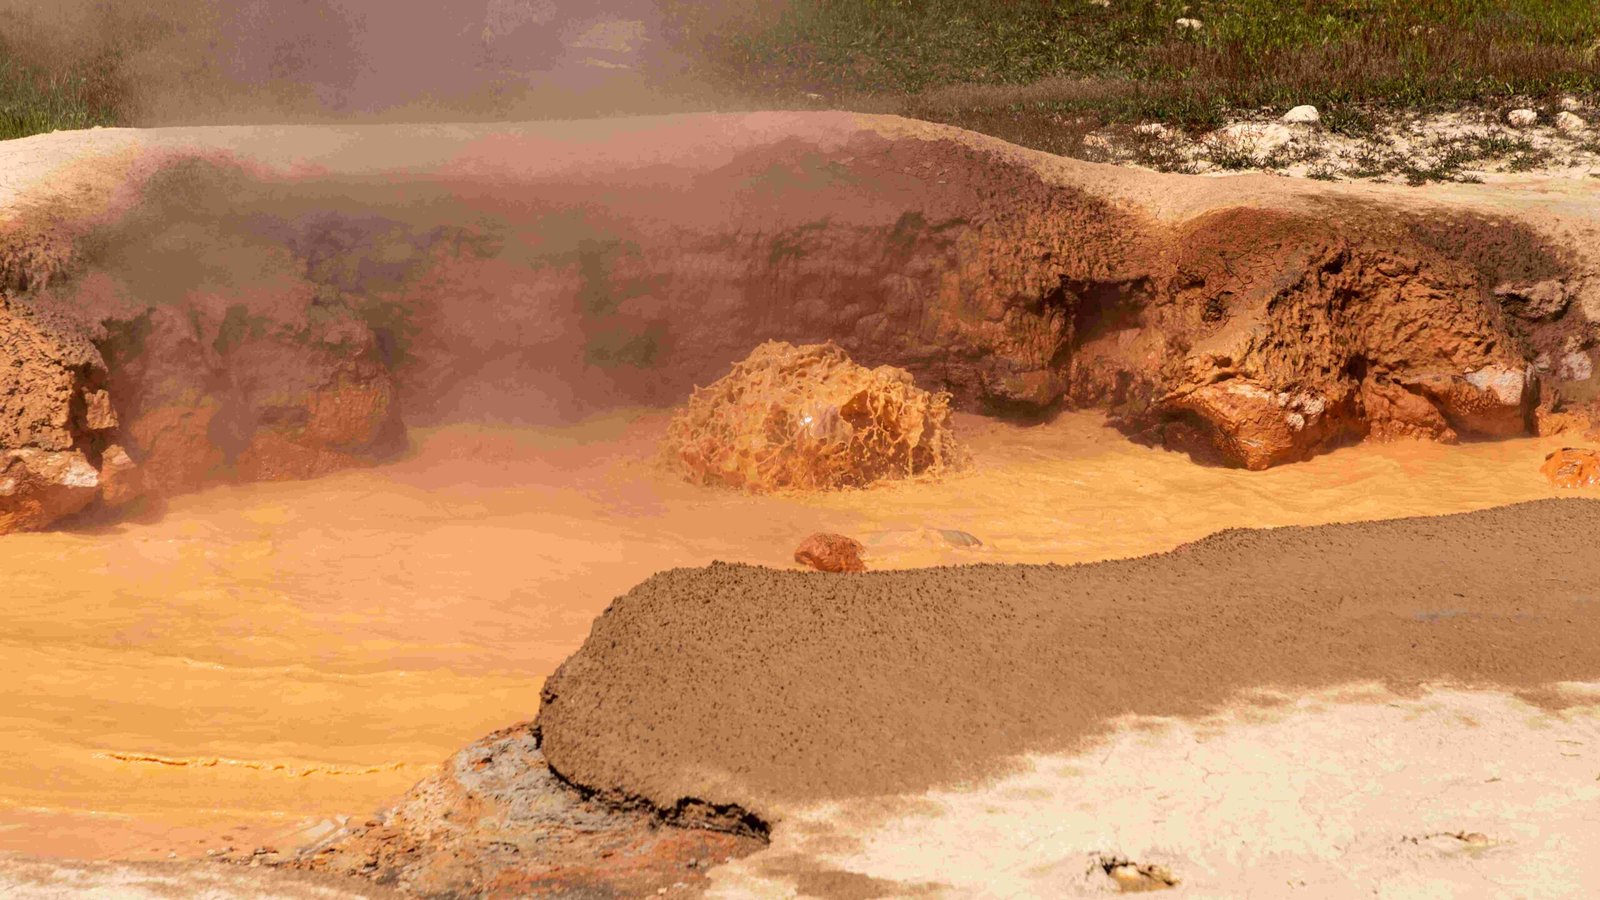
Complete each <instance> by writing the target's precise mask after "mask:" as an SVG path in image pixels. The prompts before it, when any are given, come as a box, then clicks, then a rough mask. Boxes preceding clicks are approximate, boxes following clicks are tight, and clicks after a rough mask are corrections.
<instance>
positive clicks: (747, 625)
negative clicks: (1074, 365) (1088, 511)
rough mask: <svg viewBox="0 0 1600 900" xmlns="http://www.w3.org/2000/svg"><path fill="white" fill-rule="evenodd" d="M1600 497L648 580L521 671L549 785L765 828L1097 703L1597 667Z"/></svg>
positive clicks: (1144, 704)
mask: <svg viewBox="0 0 1600 900" xmlns="http://www.w3.org/2000/svg"><path fill="white" fill-rule="evenodd" d="M1597 527H1600V501H1595V500H1573V499H1568V500H1548V501H1539V502H1534V503H1525V504H1519V505H1515V506H1509V507H1500V508H1496V509H1491V510H1485V511H1481V512H1474V513H1468V514H1463V515H1456V516H1448V517H1439V518H1430V519H1401V520H1391V521H1384V522H1370V523H1361V524H1353V525H1329V526H1321V527H1316V528H1285V529H1276V530H1266V531H1226V532H1222V533H1219V534H1217V535H1214V536H1212V537H1209V538H1206V539H1204V540H1202V541H1198V542H1196V543H1193V544H1189V545H1186V546H1184V547H1180V548H1179V549H1177V550H1174V551H1172V552H1169V553H1165V554H1160V555H1157V556H1152V557H1145V558H1140V559H1134V560H1124V561H1114V562H1104V563H1094V564H1089V565H1082V566H1075V567H1066V568H1062V567H1053V566H1051V567H1028V566H966V567H959V568H941V569H923V570H915V571H907V572H881V573H870V572H869V573H866V574H862V575H850V576H830V575H823V574H816V573H800V572H781V571H773V570H770V569H762V568H756V567H751V566H742V565H727V564H716V565H712V566H710V567H707V568H698V569H678V570H673V571H670V572H664V573H662V574H660V575H657V576H655V577H653V578H651V579H650V580H648V581H646V582H645V583H643V584H641V585H640V586H639V587H637V588H635V589H634V590H633V591H630V592H629V593H628V594H627V595H625V596H623V597H621V598H619V599H618V600H617V601H616V602H614V603H613V604H612V605H611V607H610V608H609V609H608V610H607V611H606V613H605V614H604V615H602V616H601V617H600V618H599V619H597V620H596V622H595V625H594V629H593V631H592V632H591V634H590V637H589V640H588V641H586V642H585V644H584V646H583V649H581V650H580V651H578V653H576V654H575V655H573V656H572V657H571V658H570V659H568V660H567V661H566V662H565V663H563V664H562V666H561V668H560V669H558V670H557V672H556V674H555V675H553V676H552V677H551V678H550V679H549V680H548V681H547V682H546V684H545V689H544V695H543V699H544V703H543V706H542V708H541V710H540V713H539V718H538V727H539V730H540V733H541V738H542V747H543V751H544V754H545V757H546V758H547V759H548V760H549V763H550V765H551V767H552V768H554V769H555V770H556V771H557V772H558V773H560V774H561V775H562V776H564V777H565V778H567V779H570V780H571V781H573V782H575V783H576V784H578V785H580V786H583V787H585V788H587V789H590V790H593V791H596V792H598V793H600V794H601V795H604V796H610V797H613V798H616V799H618V800H635V801H637V800H643V801H647V802H649V803H650V804H652V805H654V806H655V807H657V808H660V809H666V810H673V809H681V808H684V807H685V806H686V805H688V806H689V807H695V806H696V805H698V804H708V805H709V807H711V808H717V809H722V810H728V809H735V810H739V811H742V812H743V813H747V814H752V815H754V816H756V817H759V818H761V819H763V820H766V821H772V820H775V819H778V818H781V816H782V814H783V811H784V810H785V809H786V808H789V807H795V806H799V805H804V804H810V803H816V802H819V801H826V800H838V799H845V798H849V797H860V796H873V795H881V794H889V793H904V792H916V791H921V790H925V789H927V788H930V787H934V786H937V785H943V784H951V783H954V782H957V781H960V780H966V779H973V778H980V777H983V776H988V775H993V774H997V773H999V772H1001V771H1003V770H1004V768H1005V767H1006V766H1007V765H1009V764H1011V763H1012V762H1013V761H1014V760H1015V759H1016V758H1017V757H1018V756H1019V755H1021V754H1024V753H1028V752H1049V751H1053V750H1062V749H1067V748H1070V747H1072V746H1073V745H1074V744H1075V743H1076V742H1078V741H1080V740H1082V739H1084V738H1085V737H1088V736H1091V735H1093V734H1095V733H1096V732H1097V731H1098V730H1099V729H1101V728H1103V727H1104V726H1105V724H1106V723H1107V722H1108V721H1109V720H1111V719H1113V718H1115V717H1118V716H1122V715H1129V714H1136V715H1161V716H1177V715H1194V714H1201V713H1206V712H1209V711H1212V710H1214V709H1217V708H1220V707H1222V706H1223V705H1224V704H1226V703H1227V702H1228V701H1229V700H1230V699H1231V698H1232V697H1233V695H1234V694H1235V693H1236V692H1238V691H1240V690H1247V689H1251V688H1260V687H1271V688H1274V689H1278V690H1288V691H1298V690H1304V689H1317V688H1324V687H1331V686H1337V685H1340V684H1345V683H1349V682H1360V681H1367V680H1376V681H1378V682H1380V683H1385V684H1389V685H1391V686H1395V687H1398V688H1401V689H1404V688H1406V687H1409V686H1415V685H1419V684H1422V683H1428V682H1444V683H1459V684H1463V685H1469V686H1470V685H1483V686H1497V687H1504V688H1510V689H1513V690H1519V691H1526V692H1530V695H1532V696H1537V697H1539V698H1541V699H1543V700H1545V701H1547V702H1551V703H1559V702H1561V701H1560V698H1559V696H1558V695H1556V694H1554V693H1551V692H1550V691H1549V690H1548V688H1549V687H1550V686H1551V685H1552V684H1554V683H1556V682H1564V681H1593V680H1596V679H1600V603H1597V602H1596V601H1595V598H1594V596H1593V593H1594V592H1593V590H1592V589H1591V588H1590V587H1589V586H1591V585H1594V584H1595V583H1596V579H1597V578H1600V558H1597V557H1596V555H1595V554H1594V553H1593V552H1591V551H1592V542H1593V535H1594V533H1595V529H1596V528H1597Z"/></svg>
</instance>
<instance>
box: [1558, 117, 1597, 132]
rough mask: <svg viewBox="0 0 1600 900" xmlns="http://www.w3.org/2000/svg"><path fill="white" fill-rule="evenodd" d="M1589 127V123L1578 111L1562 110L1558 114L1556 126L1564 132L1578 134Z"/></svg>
mask: <svg viewBox="0 0 1600 900" xmlns="http://www.w3.org/2000/svg"><path fill="white" fill-rule="evenodd" d="M1588 127H1589V123H1587V122H1585V121H1584V120H1583V118H1582V117H1580V116H1579V115H1578V114H1577V113H1572V112H1562V113H1559V114H1557V115H1556V128H1558V129H1560V130H1561V131H1562V132H1563V133H1564V134H1577V133H1578V132H1580V131H1584V130H1585V129H1587V128H1588Z"/></svg>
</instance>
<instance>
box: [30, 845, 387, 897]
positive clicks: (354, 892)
mask: <svg viewBox="0 0 1600 900" xmlns="http://www.w3.org/2000/svg"><path fill="white" fill-rule="evenodd" d="M398 896H399V895H398V894H395V893H393V892H392V891H388V890H385V889H383V888H379V887H375V886H373V885H371V884H367V883H365V882H358V881H346V880H337V879H333V878H327V877H323V876H318V875H312V874H307V873H299V872H277V871H262V870H260V869H252V868H249V867H239V866H230V865H224V864H222V863H197V862H189V863H171V864H163V863H119V862H85V861H79V860H66V859H29V858H26V857H20V856H9V855H0V897H4V898H6V900H67V898H72V900H381V898H390V897H398Z"/></svg>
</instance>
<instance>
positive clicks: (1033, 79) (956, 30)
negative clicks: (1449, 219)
mask: <svg viewBox="0 0 1600 900" xmlns="http://www.w3.org/2000/svg"><path fill="white" fill-rule="evenodd" d="M693 6H695V4H694V3H692V2H690V0H663V7H664V9H665V10H666V12H667V17H668V20H669V23H670V22H672V21H676V20H680V19H684V18H686V17H689V16H690V15H691V14H690V12H689V9H690V8H692V7H693ZM768 7H769V9H768V10H767V12H766V13H765V14H764V15H752V16H749V17H747V18H746V19H745V20H743V21H742V23H741V24H740V26H739V27H737V28H728V29H722V30H718V31H715V32H714V33H709V34H707V33H704V32H701V33H700V35H699V37H698V38H697V39H696V41H695V46H693V47H692V48H691V50H692V51H693V52H694V53H695V54H697V55H698V57H699V58H700V59H701V60H702V61H703V65H704V67H705V69H706V70H707V73H708V74H709V75H711V77H712V78H713V79H714V80H717V81H720V82H721V83H723V84H724V85H729V86H735V87H738V88H741V89H744V90H745V91H746V92H747V93H749V94H752V95H754V96H755V97H757V98H760V99H763V100H766V101H768V102H774V101H775V102H780V103H784V102H788V103H795V102H800V101H799V98H801V97H804V96H805V94H806V93H815V94H821V95H823V98H824V100H825V102H827V103H829V104H831V105H838V106H846V107H853V108H859V109H864V110H868V111H892V112H900V113H903V114H908V115H913V116H918V117H921V118H926V119H931V120H935V121H941V122H947V123H950V124H955V125H961V126H963V127H968V128H975V129H977V130H980V131H986V132H989V133H991V134H996V135H998V136H1000V137H1003V138H1006V139H1008V140H1013V141H1016V142H1018V143H1022V144H1025V145H1028V146H1034V147H1039V148H1041V149H1047V150H1055V151H1057V152H1061V151H1062V150H1063V149H1064V148H1068V147H1070V146H1073V145H1074V144H1075V143H1076V142H1078V141H1080V140H1081V135H1082V133H1083V132H1084V131H1086V130H1092V129H1093V128H1094V127H1097V126H1098V125H1101V124H1105V123H1113V122H1131V121H1138V120H1143V119H1159V120H1163V121H1168V122H1179V123H1183V124H1185V125H1189V126H1192V127H1211V126H1213V125H1215V124H1217V123H1218V122H1220V121H1221V120H1222V118H1223V116H1224V115H1225V114H1227V113H1228V112H1229V111H1240V110H1254V109H1260V108H1264V107H1265V108H1270V109H1272V110H1276V111H1281V110H1283V109H1286V108H1287V107H1289V106H1292V105H1297V104H1301V103H1311V104H1315V105H1317V106H1318V107H1319V108H1321V109H1322V110H1323V112H1324V114H1325V116H1326V118H1325V122H1326V127H1328V128H1329V129H1331V130H1334V131H1336V132H1338V133H1341V134H1350V135H1358V136H1359V135H1362V134H1367V133H1371V132H1372V131H1373V130H1374V129H1375V127H1376V122H1375V120H1374V118H1373V116H1374V114H1373V113H1372V112H1369V111H1365V110H1366V109H1378V110H1381V109H1383V108H1385V107H1388V108H1393V107H1405V108H1431V107H1447V106H1459V105H1466V104H1469V103H1484V102H1494V101H1499V100H1503V99H1506V98H1509V97H1513V96H1518V95H1531V96H1541V97H1542V96H1549V95H1552V94H1554V93H1557V92H1563V91H1595V90H1600V62H1597V59H1596V57H1597V51H1600V8H1597V4H1596V2H1595V0H1113V2H1112V3H1111V4H1110V5H1109V6H1106V7H1101V6H1098V5H1094V4H1091V3H1088V2H1084V0H1011V2H999V0H988V2H985V0H772V2H771V3H769V4H768ZM1180 17H1189V18H1195V19H1199V20H1200V21H1201V22H1202V23H1203V27H1202V28H1201V29H1200V30H1199V31H1190V30H1187V29H1182V28H1179V27H1178V26H1177V25H1176V20H1177V19H1178V18H1180ZM1347 110H1349V111H1348V112H1347Z"/></svg>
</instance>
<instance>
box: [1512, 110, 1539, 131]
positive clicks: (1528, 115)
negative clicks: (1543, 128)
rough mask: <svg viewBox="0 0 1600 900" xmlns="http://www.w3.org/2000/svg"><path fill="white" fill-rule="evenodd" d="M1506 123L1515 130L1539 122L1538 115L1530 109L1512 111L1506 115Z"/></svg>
mask: <svg viewBox="0 0 1600 900" xmlns="http://www.w3.org/2000/svg"><path fill="white" fill-rule="evenodd" d="M1506 121H1507V122H1510V123H1511V124H1512V125H1513V126H1515V127H1517V128H1527V127H1528V126H1529V125H1532V124H1533V123H1535V122H1537V121H1539V114H1538V113H1536V112H1534V111H1533V110H1531V109H1513V110H1512V111H1511V112H1508V113H1506Z"/></svg>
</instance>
